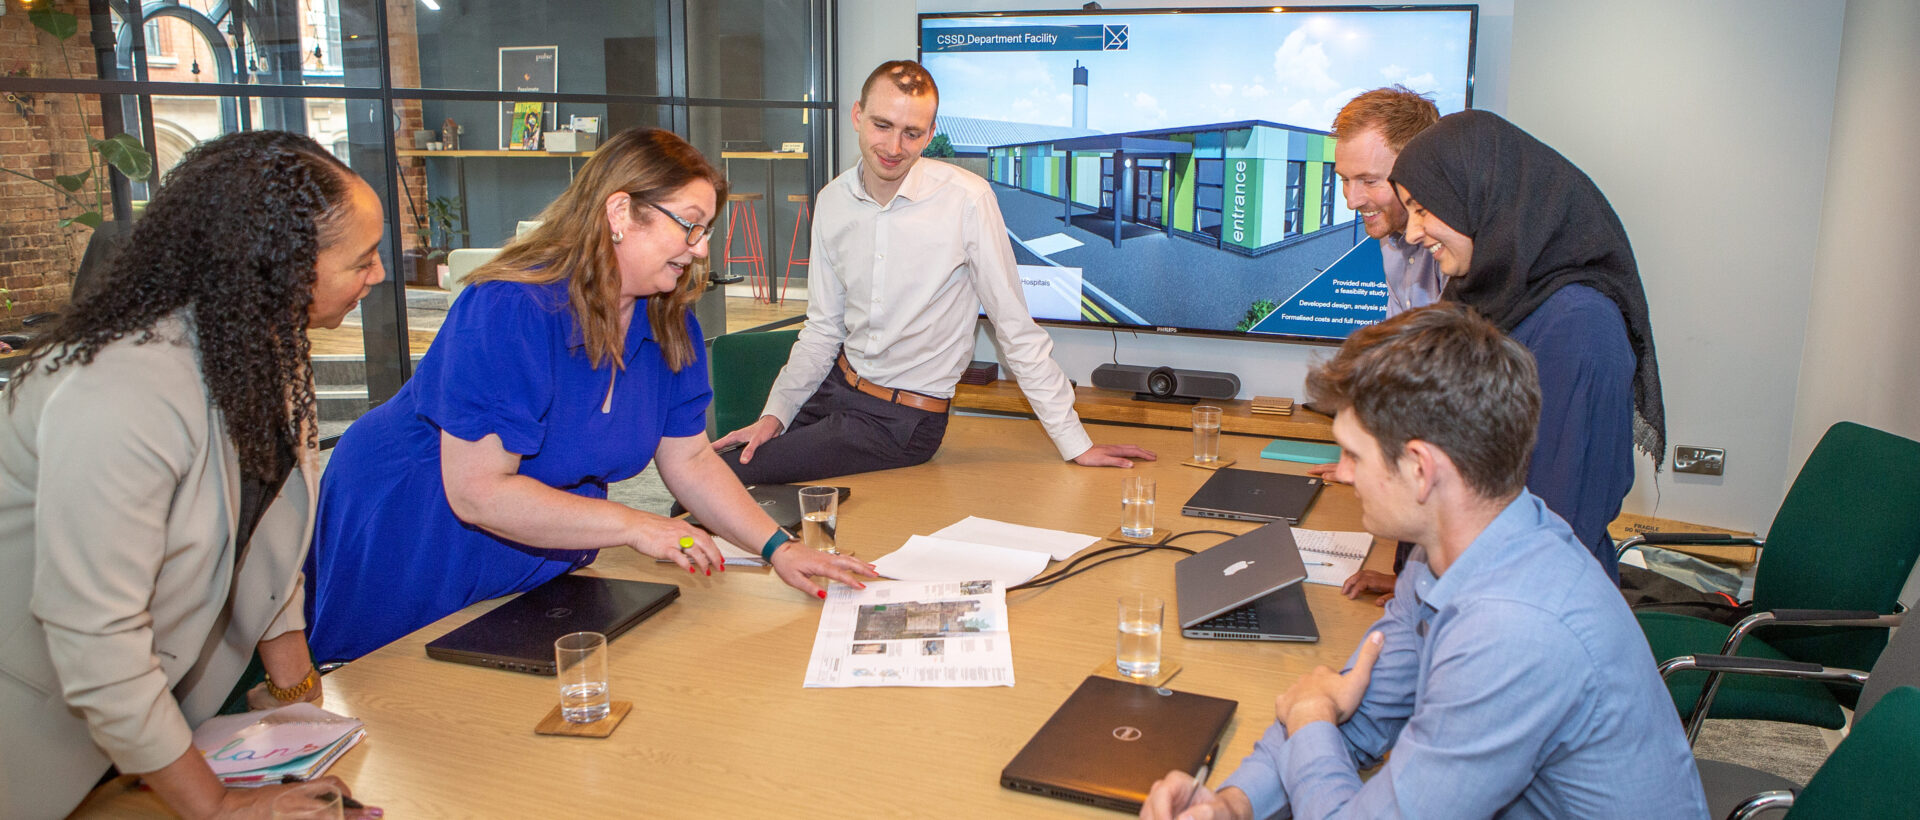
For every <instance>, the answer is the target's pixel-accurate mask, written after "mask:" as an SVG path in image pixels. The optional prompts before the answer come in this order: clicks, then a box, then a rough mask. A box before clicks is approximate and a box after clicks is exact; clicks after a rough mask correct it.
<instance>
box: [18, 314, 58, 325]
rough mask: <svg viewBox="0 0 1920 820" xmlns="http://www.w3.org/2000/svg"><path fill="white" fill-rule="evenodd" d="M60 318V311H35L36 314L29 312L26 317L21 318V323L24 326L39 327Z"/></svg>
mask: <svg viewBox="0 0 1920 820" xmlns="http://www.w3.org/2000/svg"><path fill="white" fill-rule="evenodd" d="M58 318H60V314H58V313H49V312H42V313H34V314H29V315H28V316H27V317H26V318H24V319H21V320H20V324H21V325H22V326H24V327H39V326H41V325H44V324H46V323H48V322H51V321H53V320H55V319H58Z"/></svg>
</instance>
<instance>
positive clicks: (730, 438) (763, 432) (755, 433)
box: [713, 416, 783, 464]
mask: <svg viewBox="0 0 1920 820" xmlns="http://www.w3.org/2000/svg"><path fill="white" fill-rule="evenodd" d="M782 426H783V425H781V424H780V420H779V419H777V418H774V417H772V416H761V417H760V418H758V419H756V420H754V422H753V423H752V424H749V425H747V426H745V427H742V428H740V429H738V430H735V431H733V432H731V433H728V434H726V435H724V436H721V437H719V438H717V439H714V440H713V451H714V452H716V453H724V452H726V451H728V450H731V449H733V448H734V447H735V446H738V445H742V444H744V445H746V447H745V448H744V449H742V450H741V451H740V463H741V464H745V463H747V462H750V461H752V460H753V451H755V450H758V449H760V445H762V444H765V443H767V441H768V440H769V439H771V438H773V437H774V436H777V435H780V432H781V430H780V428H781V427H782Z"/></svg>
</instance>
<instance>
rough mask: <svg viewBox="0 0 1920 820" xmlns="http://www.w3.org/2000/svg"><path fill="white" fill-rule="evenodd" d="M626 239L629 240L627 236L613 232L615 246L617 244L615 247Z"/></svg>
mask: <svg viewBox="0 0 1920 820" xmlns="http://www.w3.org/2000/svg"><path fill="white" fill-rule="evenodd" d="M625 238H627V237H626V236H625V235H623V234H621V233H620V232H619V231H614V232H613V244H615V245H618V244H620V240H622V239H625Z"/></svg>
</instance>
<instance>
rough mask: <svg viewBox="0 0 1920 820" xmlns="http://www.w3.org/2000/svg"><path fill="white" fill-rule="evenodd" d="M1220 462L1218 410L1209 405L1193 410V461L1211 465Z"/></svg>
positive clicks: (1202, 405)
mask: <svg viewBox="0 0 1920 820" xmlns="http://www.w3.org/2000/svg"><path fill="white" fill-rule="evenodd" d="M1219 460H1220V408H1218V407H1214V406H1213V405H1210V404H1201V405H1196V406H1195V407H1194V408H1193V461H1194V463H1196V464H1212V463H1214V462H1216V461H1219Z"/></svg>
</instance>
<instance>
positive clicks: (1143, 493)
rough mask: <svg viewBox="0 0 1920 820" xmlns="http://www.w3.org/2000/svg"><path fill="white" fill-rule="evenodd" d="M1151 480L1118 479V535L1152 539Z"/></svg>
mask: <svg viewBox="0 0 1920 820" xmlns="http://www.w3.org/2000/svg"><path fill="white" fill-rule="evenodd" d="M1154 489H1155V486H1154V482H1153V479H1151V478H1146V477H1143V476H1127V477H1126V478H1123V479H1120V534H1121V535H1124V536H1126V537H1128V538H1151V537H1153V492H1154Z"/></svg>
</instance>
